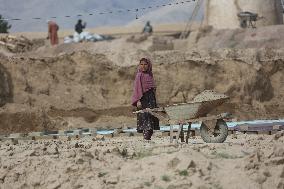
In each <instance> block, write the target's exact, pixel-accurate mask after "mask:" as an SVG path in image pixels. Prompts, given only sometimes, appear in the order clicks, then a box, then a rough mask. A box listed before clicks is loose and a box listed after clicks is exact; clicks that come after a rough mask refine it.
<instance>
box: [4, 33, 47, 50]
mask: <svg viewBox="0 0 284 189" xmlns="http://www.w3.org/2000/svg"><path fill="white" fill-rule="evenodd" d="M43 45H44V40H43V39H35V40H29V39H28V38H26V37H24V36H20V37H16V36H12V35H2V36H0V47H1V48H2V49H6V50H7V51H9V52H11V53H23V52H27V51H31V50H35V49H36V48H38V47H40V46H43Z"/></svg>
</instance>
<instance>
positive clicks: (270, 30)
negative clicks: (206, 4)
mask: <svg viewBox="0 0 284 189" xmlns="http://www.w3.org/2000/svg"><path fill="white" fill-rule="evenodd" d="M283 33H284V26H283V25H279V26H268V27H261V28H257V29H231V30H229V29H224V30H213V29H212V28H211V27H204V28H201V29H200V30H199V31H195V32H193V33H191V34H190V36H189V43H188V48H190V49H192V48H197V49H220V48H235V49H247V48H274V49H277V48H283V47H284V45H283V44H284V43H283V42H284V40H283V39H284V34H283Z"/></svg>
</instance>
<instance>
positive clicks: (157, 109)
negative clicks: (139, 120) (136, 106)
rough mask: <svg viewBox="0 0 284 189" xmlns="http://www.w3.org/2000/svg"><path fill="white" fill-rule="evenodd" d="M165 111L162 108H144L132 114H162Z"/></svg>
mask: <svg viewBox="0 0 284 189" xmlns="http://www.w3.org/2000/svg"><path fill="white" fill-rule="evenodd" d="M164 111H165V109H164V108H152V109H151V108H145V109H143V110H138V111H135V112H133V113H134V114H139V113H147V112H150V113H151V112H164Z"/></svg>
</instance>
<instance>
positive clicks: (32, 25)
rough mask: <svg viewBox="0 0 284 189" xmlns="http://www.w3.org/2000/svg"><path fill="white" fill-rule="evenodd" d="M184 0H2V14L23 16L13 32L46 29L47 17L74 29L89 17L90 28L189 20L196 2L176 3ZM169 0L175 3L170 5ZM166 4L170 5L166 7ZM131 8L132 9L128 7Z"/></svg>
mask: <svg viewBox="0 0 284 189" xmlns="http://www.w3.org/2000/svg"><path fill="white" fill-rule="evenodd" d="M181 1H183V0H0V14H1V15H2V16H3V17H4V18H8V19H11V18H20V19H22V20H17V21H16V20H15V21H9V23H10V24H11V25H12V28H11V29H10V32H23V31H46V21H47V20H55V21H56V22H57V23H58V24H59V26H60V29H73V28H74V25H75V24H76V22H77V20H78V19H82V20H84V21H86V22H87V27H90V28H93V27H99V26H124V25H127V24H129V23H133V22H135V20H137V21H138V20H139V21H140V23H141V22H142V23H143V22H144V20H143V18H144V19H145V20H146V19H151V21H152V20H153V22H154V23H167V22H170V23H173V22H186V21H187V20H188V18H189V16H190V12H191V11H192V9H193V7H194V3H193V2H188V3H184V4H179V5H176V4H175V3H176V2H181ZM169 3H172V4H173V5H172V6H169V5H168V4H169ZM165 4H166V5H167V6H166V7H163V6H162V5H165ZM157 6H159V7H157ZM136 8H139V11H138V12H136V11H135V10H136ZM140 8H146V9H140ZM128 9H129V10H131V11H127V10H128ZM153 12H155V14H153ZM101 13H104V14H101ZM106 13H107V14H106ZM89 14H92V15H89ZM78 15H82V16H78ZM148 15H150V16H148ZM151 15H155V16H154V17H153V16H151ZM65 16H70V17H65ZM52 17H56V18H52ZM136 17H138V19H136ZM33 18H41V19H39V20H35V19H33ZM141 20H142V21H141Z"/></svg>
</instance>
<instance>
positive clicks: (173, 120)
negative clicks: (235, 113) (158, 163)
mask: <svg viewBox="0 0 284 189" xmlns="http://www.w3.org/2000/svg"><path fill="white" fill-rule="evenodd" d="M228 99H229V97H228V96H226V95H224V94H218V93H216V92H214V91H209V90H206V91H204V92H202V93H201V94H199V95H197V96H196V97H195V98H194V99H193V101H191V102H188V103H180V104H174V105H168V106H166V107H161V108H154V109H150V108H146V109H143V110H139V111H136V112H133V113H136V114H137V113H150V114H152V115H153V116H155V117H157V118H158V119H160V120H161V119H162V120H164V121H166V123H168V125H170V142H171V143H172V142H173V138H174V130H173V124H178V125H179V129H178V132H177V136H176V140H177V142H178V141H179V138H181V141H182V142H184V132H183V126H184V125H187V124H188V129H187V135H186V143H188V139H189V134H190V130H191V124H192V123H194V122H202V123H201V127H200V135H201V138H202V139H203V140H204V142H206V143H223V142H224V141H225V140H226V138H227V136H228V126H227V124H226V122H225V121H224V119H227V118H230V117H231V114H230V113H221V114H218V115H208V114H209V113H210V112H211V111H212V110H214V109H215V108H216V107H218V106H220V105H221V104H223V103H224V102H226V101H227V100H228Z"/></svg>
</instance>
